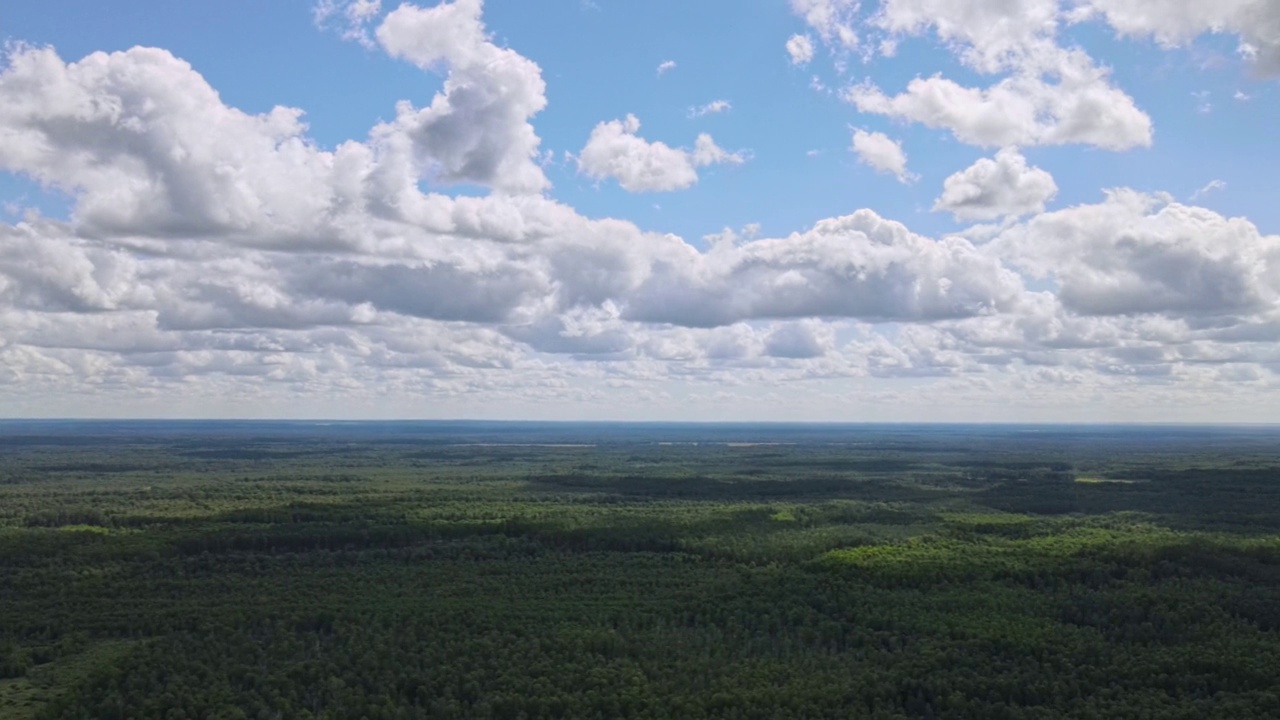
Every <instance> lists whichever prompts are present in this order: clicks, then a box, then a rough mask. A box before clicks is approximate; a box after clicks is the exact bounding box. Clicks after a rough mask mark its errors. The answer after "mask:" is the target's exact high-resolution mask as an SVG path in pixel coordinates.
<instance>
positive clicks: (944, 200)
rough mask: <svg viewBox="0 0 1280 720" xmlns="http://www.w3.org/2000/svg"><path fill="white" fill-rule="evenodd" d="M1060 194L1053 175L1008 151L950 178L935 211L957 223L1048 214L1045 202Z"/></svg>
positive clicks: (981, 160)
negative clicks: (944, 212) (947, 213)
mask: <svg viewBox="0 0 1280 720" xmlns="http://www.w3.org/2000/svg"><path fill="white" fill-rule="evenodd" d="M1057 193H1058V185H1057V183H1055V182H1054V181H1053V176H1052V175H1050V174H1049V173H1047V172H1045V171H1044V170H1041V169H1040V168H1037V167H1030V166H1028V165H1027V160H1026V158H1024V157H1023V156H1022V154H1021V153H1019V152H1018V150H1017V149H1016V148H1005V149H1003V150H1001V151H1000V152H998V153H996V156H995V158H994V159H993V158H982V159H980V160H978V161H977V162H975V163H974V164H973V165H970V166H969V167H968V168H965V169H964V170H961V171H960V172H958V173H955V174H954V175H952V176H950V177H948V178H947V179H946V180H945V181H944V182H943V190H942V195H941V196H940V197H939V198H938V199H937V201H936V202H935V203H934V204H933V209H934V210H935V211H938V210H945V211H947V212H950V213H951V214H952V215H954V216H955V217H956V219H957V220H993V219H995V218H998V217H1000V216H1002V215H1026V214H1028V213H1040V212H1044V204H1045V202H1046V201H1048V200H1049V199H1050V198H1052V197H1053V196H1054V195H1056V194H1057Z"/></svg>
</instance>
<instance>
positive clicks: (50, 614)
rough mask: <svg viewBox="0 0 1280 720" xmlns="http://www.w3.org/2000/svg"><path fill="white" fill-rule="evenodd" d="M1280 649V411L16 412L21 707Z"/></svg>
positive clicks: (1135, 659)
mask: <svg viewBox="0 0 1280 720" xmlns="http://www.w3.org/2000/svg"><path fill="white" fill-rule="evenodd" d="M775 443H781V444H775ZM1278 668H1280V431H1278V430H1275V429H1265V428H1260V429H1252V430H1248V429H1240V430H1234V431H1225V430H1208V429H1194V428H1183V429H1163V430H1152V429H1146V430H1143V429H1070V428H1059V429H1052V428H1050V429H1034V430H1028V429H1017V428H969V429H963V428H927V427H917V428H912V427H903V428H877V427H874V426H869V427H862V428H859V427H844V428H839V427H836V428H820V429H813V428H810V429H797V428H786V427H775V428H768V427H756V428H749V427H737V428H735V427H719V428H702V429H700V428H697V427H684V428H681V427H675V426H671V427H657V426H635V427H630V428H628V427H624V426H619V427H602V428H596V429H591V428H589V427H583V426H558V427H557V426H552V427H540V426H527V427H526V426H511V427H504V426H493V427H489V426H465V427H454V426H436V425H430V426H421V427H412V426H409V427H401V426H395V427H392V426H387V427H382V428H379V427H376V426H375V427H372V428H370V427H368V426H351V427H329V428H323V429H319V428H306V427H292V426H291V427H289V428H283V429H282V427H275V426H269V425H265V424H264V425H262V426H230V425H228V426H218V425H201V424H190V425H181V424H179V425H177V426H150V425H146V424H137V425H121V424H116V425H105V424H104V425H94V424H87V425H75V426H68V427H62V426H58V425H56V424H51V425H49V426H44V425H33V424H21V423H10V424H0V717H2V718H5V719H6V720H26V719H43V720H54V719H63V718H66V719H81V718H86V719H87V718H95V719H97V718H101V719H103V720H113V719H123V718H174V719H180V718H189V719H194V718H228V719H230V718H263V719H266V718H306V719H313V720H314V719H318V718H330V719H333V720H339V719H342V720H346V719H359V718H369V720H377V719H380V718H386V719H388V720H390V719H405V720H408V719H410V718H460V719H461V718H467V719H470V718H510V719H516V718H529V719H532V718H761V719H766V718H767V719H774V718H981V719H983V720H986V719H990V718H995V719H1001V718H1006V719H1010V720H1012V719H1015V718H1018V719H1036V720H1041V719H1046V720H1047V719H1049V718H1107V719H1114V718H1134V719H1137V718H1143V719H1161V718H1185V719H1187V720H1191V719H1193V718H1194V719H1196V720H1200V719H1203V718H1223V719H1230V720H1241V719H1244V718H1276V717H1280V674H1278V672H1277V669H1278Z"/></svg>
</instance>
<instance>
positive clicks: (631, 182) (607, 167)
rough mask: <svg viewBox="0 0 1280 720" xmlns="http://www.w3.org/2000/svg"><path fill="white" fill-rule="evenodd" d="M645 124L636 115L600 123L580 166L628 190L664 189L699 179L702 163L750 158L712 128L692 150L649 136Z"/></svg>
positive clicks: (659, 190)
mask: <svg viewBox="0 0 1280 720" xmlns="http://www.w3.org/2000/svg"><path fill="white" fill-rule="evenodd" d="M639 130H640V121H639V120H638V119H637V118H636V116H634V115H627V117H626V118H624V119H622V120H609V121H607V122H602V123H600V124H598V125H596V127H595V129H593V130H592V131H591V136H590V137H589V138H587V144H586V146H585V147H583V148H582V152H580V153H578V169H579V170H580V171H581V172H583V173H585V174H586V175H588V176H589V177H592V178H595V179H597V180H603V179H605V178H614V179H616V180H617V181H618V184H619V185H621V186H622V189H624V190H627V191H628V192H661V191H669V190H682V189H684V188H687V187H689V186H691V185H693V184H694V183H696V182H697V181H698V171H697V168H698V167H702V166H706V165H716V164H723V163H728V164H735V165H736V164H741V163H742V162H744V161H745V157H744V155H743V154H742V153H731V152H728V151H726V150H724V149H723V148H721V147H720V146H718V145H716V143H715V141H714V140H713V139H712V138H711V136H710V135H708V134H706V133H702V134H700V135H698V137H697V140H696V141H695V144H694V149H693V150H692V151H688V150H684V149H681V148H673V147H671V146H670V145H667V144H666V143H663V142H657V141H655V142H650V141H648V140H645V139H644V138H642V137H640V136H639V135H637V134H636V133H637V132H638V131H639Z"/></svg>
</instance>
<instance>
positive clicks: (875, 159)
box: [850, 128, 911, 182]
mask: <svg viewBox="0 0 1280 720" xmlns="http://www.w3.org/2000/svg"><path fill="white" fill-rule="evenodd" d="M850 149H852V150H853V151H854V152H855V153H857V155H858V160H859V162H862V163H863V164H865V165H869V166H871V167H873V168H875V169H876V170H877V171H879V172H884V173H889V174H890V175H894V176H896V177H897V178H898V181H899V182H907V181H909V180H911V174H910V173H909V172H907V154H906V153H905V152H903V151H902V145H901V144H899V143H898V141H896V140H894V139H892V138H890V137H889V136H888V135H885V134H884V133H880V132H867V131H866V130H863V129H861V128H859V129H857V130H854V132H853V145H851V146H850Z"/></svg>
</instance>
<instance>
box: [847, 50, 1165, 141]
mask: <svg viewBox="0 0 1280 720" xmlns="http://www.w3.org/2000/svg"><path fill="white" fill-rule="evenodd" d="M1053 72H1054V74H1055V75H1056V78H1057V81H1056V82H1049V81H1048V80H1046V78H1045V77H1044V76H1043V75H1040V74H1037V73H1021V74H1018V75H1014V76H1012V77H1009V78H1006V79H1004V80H1001V81H1000V82H998V83H996V84H995V85H992V86H991V87H988V88H981V89H980V88H969V87H964V86H962V85H960V84H958V83H956V82H955V81H953V80H949V79H946V78H943V77H942V76H940V75H933V76H931V77H928V78H916V79H914V80H912V81H911V82H909V83H908V84H907V88H906V90H905V91H904V92H902V93H900V94H898V95H894V96H889V95H886V94H885V93H884V91H882V90H881V89H880V88H878V87H876V86H875V85H873V84H870V83H862V84H859V85H855V86H853V87H851V88H849V89H848V91H847V92H846V93H845V97H846V99H848V100H849V102H851V103H853V104H854V105H855V106H856V107H857V108H858V109H859V110H860V111H862V112H866V113H875V114H879V115H885V116H888V117H892V118H899V119H903V120H911V121H913V122H918V123H921V124H924V125H926V126H928V127H933V128H943V129H946V130H950V131H951V132H952V133H953V134H954V135H955V137H956V138H957V139H959V140H961V141H962V142H965V143H969V144H973V145H979V146H984V147H1003V146H1007V145H1023V146H1026V145H1064V144H1074V143H1079V144H1087V145H1095V146H1098V147H1101V148H1106V149H1109V150H1125V149H1128V148H1133V147H1140V146H1147V145H1150V144H1151V136H1152V127H1151V118H1150V117H1148V116H1147V114H1146V113H1144V112H1143V111H1142V110H1140V109H1138V107H1137V105H1135V104H1134V102H1133V99H1132V98H1131V97H1129V96H1128V95H1127V94H1125V93H1124V92H1123V91H1121V90H1119V89H1117V88H1115V87H1112V86H1111V85H1110V84H1109V82H1108V81H1107V77H1108V74H1109V73H1108V71H1107V70H1105V69H1102V68H1099V67H1097V66H1096V65H1094V64H1093V63H1092V61H1091V60H1090V59H1089V58H1088V57H1087V56H1086V55H1084V54H1083V53H1082V52H1079V51H1071V52H1067V53H1064V54H1063V56H1062V63H1061V64H1060V65H1058V66H1057V67H1056V68H1055V69H1054V71H1053Z"/></svg>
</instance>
